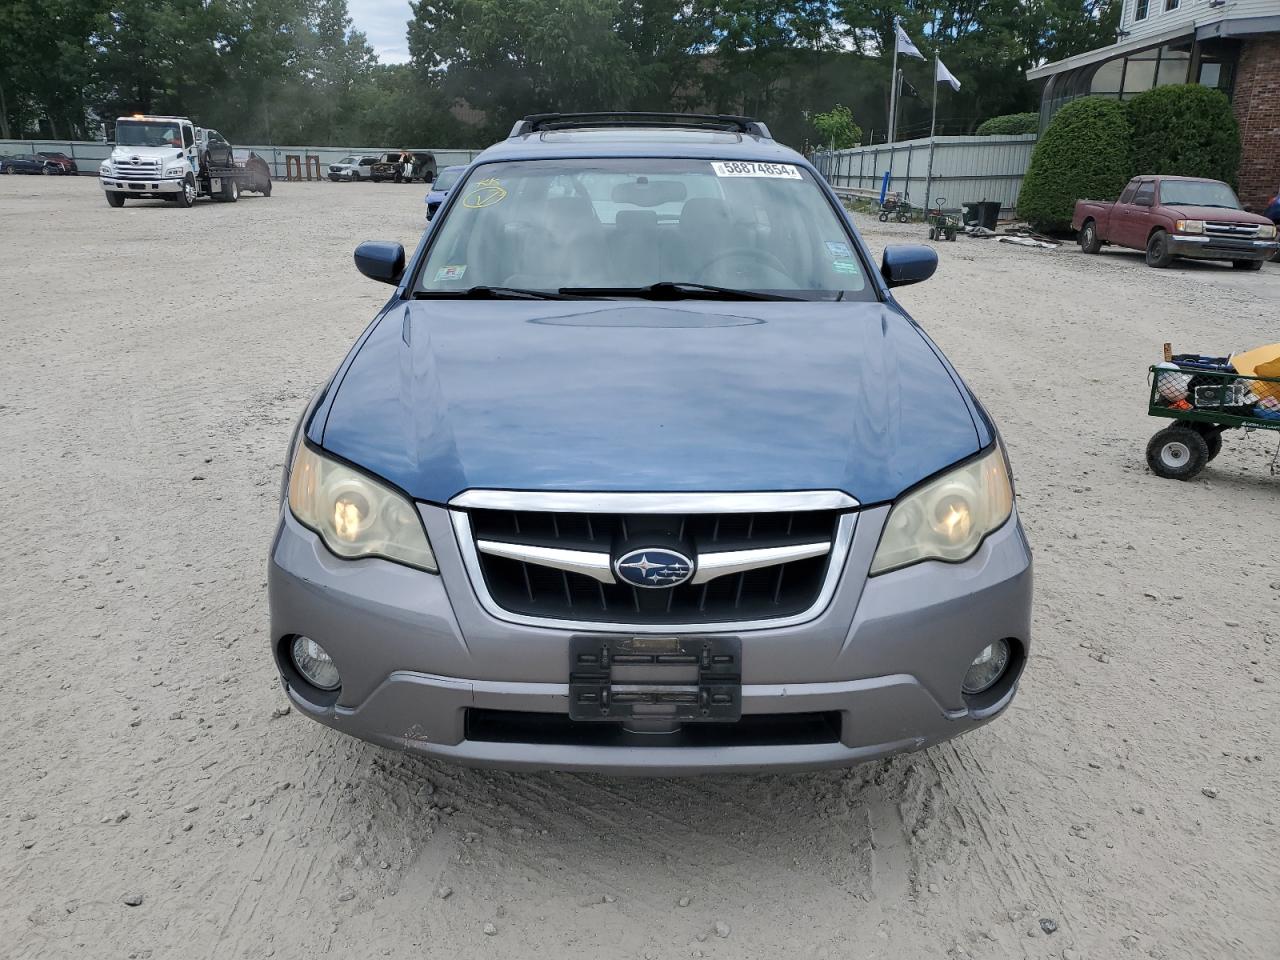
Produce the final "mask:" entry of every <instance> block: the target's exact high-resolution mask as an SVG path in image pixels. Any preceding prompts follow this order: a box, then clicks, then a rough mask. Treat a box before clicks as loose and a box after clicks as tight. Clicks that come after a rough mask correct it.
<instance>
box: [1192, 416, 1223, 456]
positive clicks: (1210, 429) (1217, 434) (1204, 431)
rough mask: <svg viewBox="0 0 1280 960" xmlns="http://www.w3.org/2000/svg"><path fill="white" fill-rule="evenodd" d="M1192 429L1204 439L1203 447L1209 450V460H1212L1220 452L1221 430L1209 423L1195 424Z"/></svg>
mask: <svg viewBox="0 0 1280 960" xmlns="http://www.w3.org/2000/svg"><path fill="white" fill-rule="evenodd" d="M1193 429H1194V430H1195V431H1196V433H1198V434H1200V436H1202V437H1204V442H1205V446H1207V447H1208V448H1209V459H1210V460H1212V459H1213V458H1214V457H1216V456H1217V455H1218V454H1220V453H1221V452H1222V428H1221V427H1218V426H1215V425H1214V424H1211V423H1197V424H1196V425H1195V426H1194V427H1193Z"/></svg>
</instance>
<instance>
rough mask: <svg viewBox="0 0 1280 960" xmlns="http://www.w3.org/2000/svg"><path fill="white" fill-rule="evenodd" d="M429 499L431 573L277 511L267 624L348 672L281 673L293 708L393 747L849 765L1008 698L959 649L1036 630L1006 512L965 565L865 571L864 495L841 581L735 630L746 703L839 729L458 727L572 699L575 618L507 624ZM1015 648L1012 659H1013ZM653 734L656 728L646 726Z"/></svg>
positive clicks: (1023, 641)
mask: <svg viewBox="0 0 1280 960" xmlns="http://www.w3.org/2000/svg"><path fill="white" fill-rule="evenodd" d="M432 510H435V508H424V518H425V519H426V520H427V526H428V533H429V535H430V536H431V539H432V544H433V547H434V548H435V551H436V554H437V560H438V561H439V562H440V567H441V575H439V576H436V575H433V574H427V573H423V572H421V571H417V570H411V569H409V568H406V567H402V566H399V565H397V564H393V563H388V562H385V561H382V560H361V561H355V562H351V561H344V560H339V559H338V558H336V557H334V556H333V555H331V554H330V553H329V552H328V551H327V550H326V549H325V547H324V546H323V544H322V543H320V541H319V539H318V538H317V537H316V536H315V535H314V534H312V533H311V532H310V531H308V530H306V529H305V528H303V527H301V526H300V525H299V524H298V523H297V522H296V521H295V520H294V519H293V518H292V516H291V515H290V514H289V513H288V512H287V511H285V513H284V515H283V517H282V520H281V524H280V529H279V533H278V535H277V538H276V542H275V544H274V546H273V550H272V556H271V562H270V565H269V571H268V575H269V588H270V595H271V596H270V599H271V637H272V645H273V649H274V650H275V651H276V655H277V657H279V656H280V650H281V646H282V641H283V640H284V639H285V638H287V637H290V636H292V635H295V634H305V635H307V636H310V637H312V638H314V639H315V640H317V641H318V642H319V643H321V644H322V645H323V646H324V647H325V648H326V650H328V651H329V653H330V655H331V656H333V658H334V660H335V662H336V663H337V665H338V668H339V670H340V672H341V674H342V677H343V686H342V689H341V691H340V694H339V695H338V697H337V698H336V702H330V703H324V702H317V701H320V700H322V699H323V698H318V697H314V696H313V691H309V690H308V688H306V687H305V686H303V685H300V684H297V683H291V682H290V680H289V676H290V670H289V668H288V667H287V665H284V666H283V667H282V671H281V672H282V676H283V677H284V684H285V689H286V691H287V693H288V695H289V697H290V699H291V700H292V702H293V703H294V705H295V706H296V707H297V709H298V710H299V712H301V713H304V714H306V715H307V716H310V717H312V718H313V719H315V720H317V721H319V722H321V723H324V724H327V725H329V726H331V727H334V728H335V729H338V730H342V731H343V732H345V733H349V734H351V735H353V736H357V737H360V738H362V739H365V740H369V741H371V742H374V743H378V744H381V745H383V746H387V747H391V748H394V749H402V750H410V751H413V752H418V753H422V754H429V755H434V756H439V757H443V758H448V759H451V760H455V761H459V762H463V763H468V764H475V765H491V766H502V767H510V768H524V769H541V768H555V769H563V770H584V771H585V770H595V771H601V772H610V773H643V774H650V775H664V774H691V773H709V772H730V771H750V770H762V769H793V770H794V769H806V768H818V767H827V766H841V765H849V764H853V763H858V762H861V761H864V760H871V759H874V758H877V757H882V756H886V755H889V754H893V753H898V752H902V751H906V750H915V749H920V748H923V747H926V746H929V745H930V744H934V743H938V742H940V741H943V740H946V739H948V738H950V737H954V736H956V735H958V734H961V733H964V732H966V731H968V730H971V729H973V728H975V727H977V726H979V725H981V724H983V723H985V722H987V721H988V720H990V719H991V718H993V717H994V716H996V715H998V714H999V713H1000V712H1002V711H1003V710H1004V709H1005V707H1007V706H1008V704H1009V702H1010V701H1011V700H1012V698H1013V696H1014V694H1015V692H1016V687H1017V683H1016V680H1017V676H1016V673H1015V674H1014V675H1013V676H1012V677H1011V678H1010V680H1009V682H1008V683H1007V684H1005V685H1004V686H1003V688H1000V689H999V692H998V693H997V695H996V696H995V698H994V699H991V700H989V701H985V702H983V703H982V704H981V705H977V706H975V705H974V704H973V703H970V702H968V701H967V700H966V698H964V697H963V696H962V695H961V693H960V679H961V677H962V676H963V675H964V671H965V669H966V668H967V666H968V664H969V661H970V660H971V659H972V658H973V657H974V655H976V654H977V652H978V651H979V650H981V649H982V647H984V646H986V645H987V644H988V643H990V642H991V641H992V640H994V639H1000V638H1011V639H1012V640H1013V641H1015V642H1016V644H1017V646H1018V647H1019V649H1020V651H1021V653H1022V654H1025V652H1026V651H1027V649H1028V647H1029V644H1030V604H1031V577H1032V574H1031V557H1030V551H1029V549H1028V548H1027V545H1026V540H1025V538H1024V536H1023V534H1022V530H1021V527H1020V525H1019V524H1018V522H1017V519H1016V517H1015V518H1014V519H1012V520H1011V521H1010V522H1009V523H1008V524H1006V525H1005V527H1003V528H1002V529H1001V530H999V531H997V532H996V533H995V534H993V535H992V536H991V537H989V538H988V539H987V541H986V543H984V544H983V546H982V547H981V548H980V549H979V551H978V553H977V554H976V555H975V556H974V557H973V558H972V559H970V560H968V561H966V562H965V563H962V564H942V563H925V564H919V565H917V566H915V567H910V568H907V569H905V570H900V571H897V572H895V573H891V574H887V575H883V576H879V577H873V578H867V577H866V570H867V568H868V566H869V564H870V558H871V555H872V553H873V552H874V548H875V545H876V543H877V542H878V540H879V535H880V530H881V527H882V526H883V522H884V517H885V514H886V513H887V511H886V510H884V509H883V508H879V509H878V510H867V511H863V512H862V514H861V515H860V518H859V521H858V528H857V532H856V534H855V537H854V543H853V546H852V547H851V548H850V551H849V558H848V561H847V562H846V565H845V570H844V573H843V575H842V577H841V580H840V585H839V587H838V588H837V591H836V596H835V597H834V599H833V600H832V601H831V603H830V605H829V607H828V608H827V609H826V610H825V611H824V612H823V613H821V614H820V615H819V616H818V617H816V618H815V619H814V620H813V621H810V622H808V623H803V624H798V625H795V626H791V627H786V628H778V629H767V630H750V631H742V632H740V636H741V638H742V646H743V678H742V679H743V688H742V702H743V714H744V716H746V715H754V714H792V713H814V712H827V711H836V712H838V713H839V715H840V717H841V724H840V730H841V733H840V737H839V741H838V742H822V743H801V744H794V743H792V744H786V745H776V746H763V745H750V746H737V745H734V746H714V747H703V746H678V747H669V746H661V745H655V746H647V745H645V746H634V745H627V746H588V745H582V744H569V743H530V742H524V741H521V740H519V739H518V738H513V742H495V741H494V740H492V739H468V737H467V711H469V710H473V709H479V710H500V711H515V712H519V713H534V714H558V715H560V716H562V717H565V716H567V714H568V670H569V663H568V660H569V657H568V650H569V638H570V637H571V636H572V635H573V634H574V631H571V630H560V629H554V628H551V627H534V626H529V625H514V624H508V623H504V622H502V621H500V620H497V619H495V618H493V617H491V616H490V615H489V614H487V613H486V612H485V611H484V610H483V609H482V608H481V607H480V605H479V603H478V601H477V600H476V597H475V593H474V591H473V590H472V589H471V585H470V582H469V581H468V579H467V575H466V571H465V568H464V567H463V565H462V562H461V558H460V555H459V553H458V548H457V541H456V539H455V538H454V537H453V534H452V528H451V526H450V524H449V522H448V517H447V516H446V511H443V510H440V511H438V513H439V514H440V516H438V517H436V516H434V515H433V514H432V513H431V512H430V511H432ZM1022 662H1024V660H1023V658H1022V657H1019V663H1018V670H1020V669H1021V664H1022ZM652 739H653V740H654V742H655V744H660V742H661V739H662V738H661V736H655V737H653V738H652Z"/></svg>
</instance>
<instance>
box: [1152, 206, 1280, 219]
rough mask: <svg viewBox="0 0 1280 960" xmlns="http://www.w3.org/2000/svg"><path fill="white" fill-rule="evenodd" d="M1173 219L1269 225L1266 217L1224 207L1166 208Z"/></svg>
mask: <svg viewBox="0 0 1280 960" xmlns="http://www.w3.org/2000/svg"><path fill="white" fill-rule="evenodd" d="M1165 209H1167V210H1168V211H1169V212H1170V213H1171V214H1173V215H1174V216H1175V217H1180V218H1181V219H1183V220H1216V221H1217V222H1218V223H1270V222H1271V221H1270V220H1268V219H1267V218H1266V217H1263V216H1260V215H1258V214H1256V213H1250V212H1249V211H1248V210H1228V209H1226V208H1225V207H1195V206H1189V205H1187V204H1182V203H1180V204H1178V205H1177V206H1171V207H1166V208H1165Z"/></svg>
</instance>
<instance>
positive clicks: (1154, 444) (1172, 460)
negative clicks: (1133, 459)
mask: <svg viewBox="0 0 1280 960" xmlns="http://www.w3.org/2000/svg"><path fill="white" fill-rule="evenodd" d="M1218 441H1219V444H1221V437H1219V438H1218ZM1208 462H1209V444H1208V442H1207V441H1206V440H1205V437H1204V435H1203V434H1201V433H1200V432H1199V431H1198V430H1193V429H1192V428H1191V427H1186V426H1183V425H1181V424H1178V425H1176V426H1172V427H1165V428H1164V429H1163V430H1161V431H1160V432H1159V433H1157V434H1156V435H1155V436H1154V437H1152V438H1151V441H1150V442H1149V443H1148V444H1147V466H1149V467H1150V468H1151V472H1152V473H1154V474H1155V475H1156V476H1158V477H1164V478H1165V479H1166V480H1190V479H1192V478H1193V477H1195V476H1196V475H1197V474H1198V473H1199V472H1200V471H1201V470H1203V469H1204V465H1205V464H1206V463H1208Z"/></svg>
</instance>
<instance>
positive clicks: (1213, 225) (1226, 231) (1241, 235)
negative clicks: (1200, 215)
mask: <svg viewBox="0 0 1280 960" xmlns="http://www.w3.org/2000/svg"><path fill="white" fill-rule="evenodd" d="M1258 226H1259V225H1258V224H1256V223H1226V222H1221V221H1217V220H1210V221H1207V222H1206V223H1205V225H1204V232H1205V233H1206V234H1207V235H1208V236H1210V237H1223V238H1228V239H1232V240H1253V239H1255V238H1256V237H1257V236H1258Z"/></svg>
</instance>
